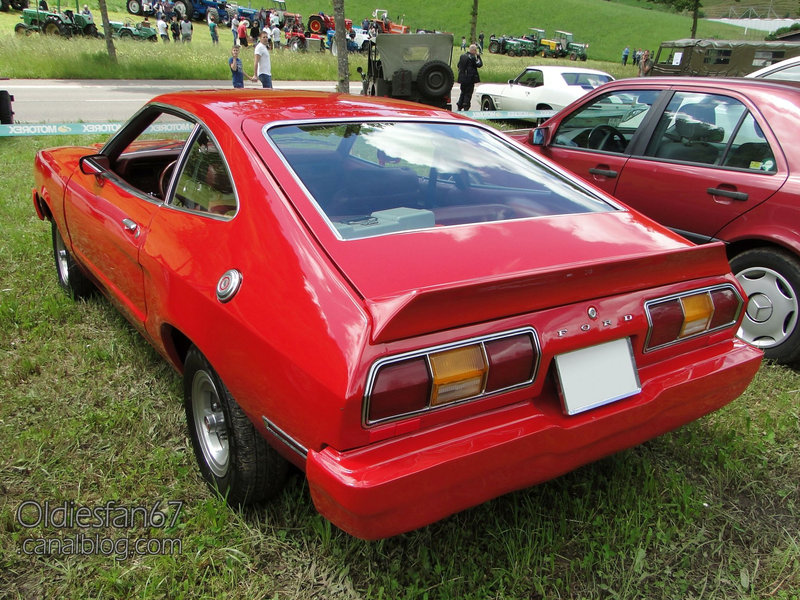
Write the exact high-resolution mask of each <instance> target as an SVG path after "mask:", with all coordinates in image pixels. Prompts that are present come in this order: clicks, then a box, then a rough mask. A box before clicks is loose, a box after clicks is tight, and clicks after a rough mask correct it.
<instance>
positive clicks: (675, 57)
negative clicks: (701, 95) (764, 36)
mask: <svg viewBox="0 0 800 600" xmlns="http://www.w3.org/2000/svg"><path fill="white" fill-rule="evenodd" d="M797 55H800V42H765V41H744V40H693V39H683V40H672V41H669V42H662V43H661V46H660V47H659V49H658V52H657V53H656V56H655V59H654V61H653V68H652V69H651V70H650V75H690V76H699V77H742V76H744V75H747V74H748V73H751V72H752V71H755V70H756V69H760V68H761V67H767V66H769V65H771V64H773V63H776V62H779V61H782V60H783V59H785V58H792V57H793V56H797Z"/></svg>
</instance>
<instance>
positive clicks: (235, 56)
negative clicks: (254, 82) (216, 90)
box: [228, 45, 253, 88]
mask: <svg viewBox="0 0 800 600" xmlns="http://www.w3.org/2000/svg"><path fill="white" fill-rule="evenodd" d="M228 67H230V70H231V81H232V82H233V87H235V88H243V87H244V78H245V77H247V78H248V79H253V78H252V77H250V76H249V75H247V74H245V72H244V67H243V66H242V59H241V58H239V46H236V45H234V46H233V47H232V48H231V57H230V58H229V59H228Z"/></svg>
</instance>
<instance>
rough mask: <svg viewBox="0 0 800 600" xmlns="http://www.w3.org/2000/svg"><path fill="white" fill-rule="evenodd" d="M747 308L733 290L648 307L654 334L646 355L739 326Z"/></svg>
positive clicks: (696, 294)
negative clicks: (709, 333)
mask: <svg viewBox="0 0 800 600" xmlns="http://www.w3.org/2000/svg"><path fill="white" fill-rule="evenodd" d="M742 305H743V300H742V297H741V296H740V295H739V293H738V292H737V291H736V289H735V288H734V287H733V286H728V285H726V286H721V287H716V288H711V289H706V290H700V291H693V292H689V293H685V294H677V295H674V296H668V297H666V298H659V299H657V300H650V301H649V302H646V303H645V311H646V313H647V320H648V322H649V324H650V331H649V333H648V336H647V342H646V343H645V351H647V350H654V349H656V348H662V347H664V346H669V345H670V344H674V343H676V342H679V341H682V340H685V339H689V338H693V337H696V336H698V335H702V334H704V333H708V332H709V331H715V330H717V329H724V328H725V327H731V326H733V325H735V324H736V322H737V321H738V319H739V314H740V313H741V310H742Z"/></svg>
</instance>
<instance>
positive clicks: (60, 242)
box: [50, 221, 94, 300]
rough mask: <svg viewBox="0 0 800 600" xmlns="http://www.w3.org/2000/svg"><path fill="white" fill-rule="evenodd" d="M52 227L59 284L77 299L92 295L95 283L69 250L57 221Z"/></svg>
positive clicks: (53, 222) (52, 223)
mask: <svg viewBox="0 0 800 600" xmlns="http://www.w3.org/2000/svg"><path fill="white" fill-rule="evenodd" d="M50 227H51V234H52V237H53V258H54V260H55V263H56V276H57V277H58V285H59V286H61V289H63V290H64V291H65V292H67V293H68V294H69V295H70V297H71V298H73V299H75V300H77V299H79V298H86V297H87V296H90V295H91V294H92V292H93V291H94V285H93V284H92V282H91V281H90V280H89V278H88V277H87V276H86V274H85V273H84V272H83V271H82V270H81V268H80V267H79V266H78V264H77V263H76V262H75V259H74V258H72V254H70V252H69V250H67V245H66V244H65V243H64V238H62V237H61V232H60V231H59V230H58V226H57V225H56V223H55V221H52V222H51V224H50Z"/></svg>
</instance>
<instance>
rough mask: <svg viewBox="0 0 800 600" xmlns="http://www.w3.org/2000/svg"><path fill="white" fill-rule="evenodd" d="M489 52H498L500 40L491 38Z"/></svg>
mask: <svg viewBox="0 0 800 600" xmlns="http://www.w3.org/2000/svg"><path fill="white" fill-rule="evenodd" d="M489 52H491V53H492V54H499V53H500V42H498V41H496V40H493V41H491V42H489Z"/></svg>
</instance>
